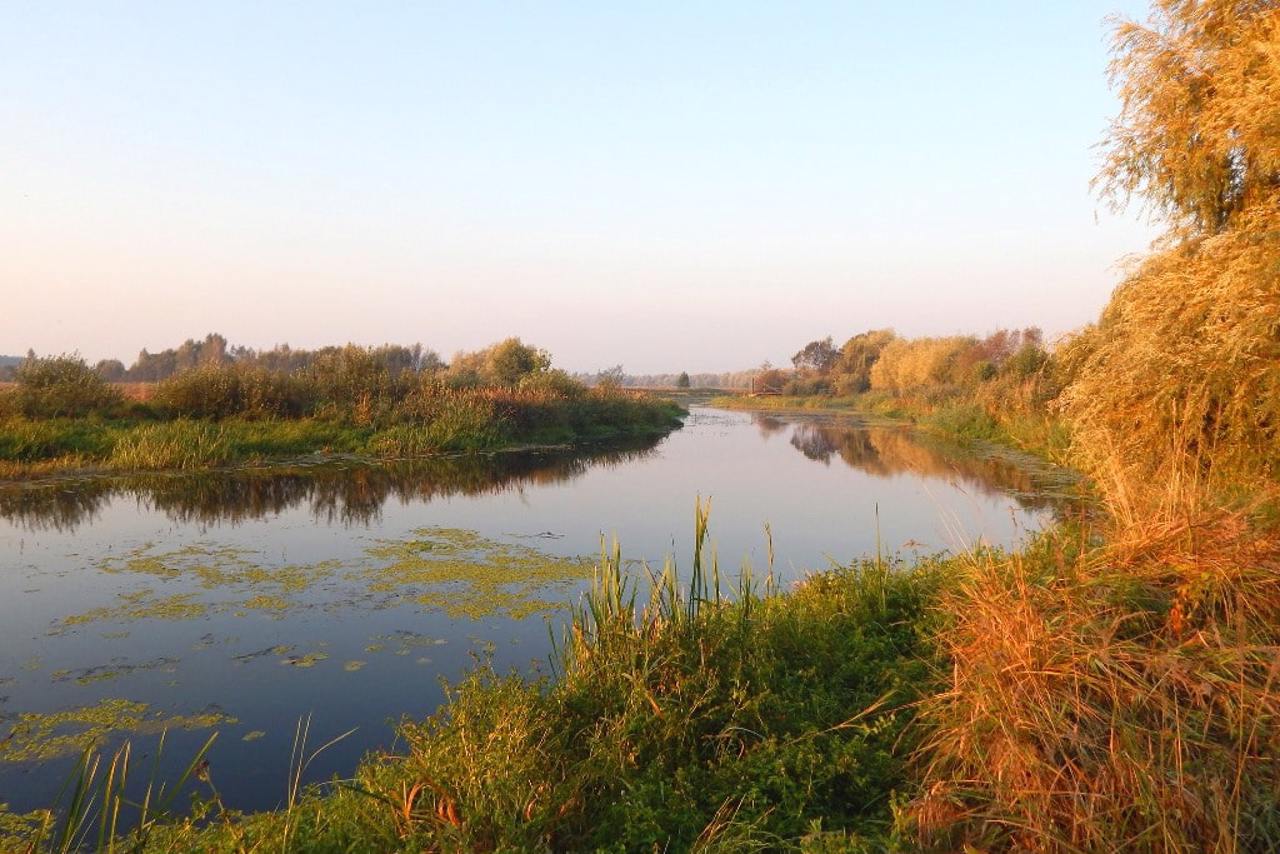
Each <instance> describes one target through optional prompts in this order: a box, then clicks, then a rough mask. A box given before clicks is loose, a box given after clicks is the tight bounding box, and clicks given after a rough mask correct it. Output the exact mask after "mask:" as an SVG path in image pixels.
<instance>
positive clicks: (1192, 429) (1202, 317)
mask: <svg viewBox="0 0 1280 854" xmlns="http://www.w3.org/2000/svg"><path fill="white" fill-rule="evenodd" d="M1278 21H1280V18H1277V11H1276V9H1275V8H1274V4H1267V3H1263V4H1240V3H1236V2H1228V0H1187V2H1182V0H1178V2H1174V0H1156V3H1155V6H1154V10H1153V13H1152V17H1151V19H1150V20H1149V22H1147V23H1144V24H1138V23H1134V22H1127V21H1126V22H1121V23H1119V24H1117V30H1116V33H1115V58H1114V61H1113V66H1112V74H1113V80H1114V83H1115V85H1116V87H1117V89H1118V93H1119V95H1120V98H1121V102H1122V104H1123V108H1122V112H1121V115H1120V116H1119V117H1118V119H1117V120H1116V122H1115V125H1114V127H1113V129H1112V132H1111V135H1110V138H1109V139H1108V141H1107V148H1106V154H1105V159H1104V164H1103V172H1102V175H1101V177H1100V183H1099V185H1100V186H1101V188H1102V190H1103V192H1104V194H1105V195H1106V196H1107V198H1109V199H1111V200H1113V201H1115V202H1116V203H1117V204H1121V205H1122V204H1124V203H1125V202H1126V201H1127V200H1128V199H1129V197H1130V196H1131V195H1134V194H1138V195H1141V196H1142V197H1144V199H1145V200H1146V202H1147V203H1148V204H1149V205H1150V210H1151V211H1153V212H1154V213H1156V214H1157V215H1160V216H1162V217H1163V218H1164V221H1165V223H1166V225H1167V231H1166V233H1165V235H1164V238H1163V239H1162V241H1161V242H1160V243H1159V244H1158V248H1157V249H1156V250H1155V251H1154V252H1153V254H1151V255H1150V256H1149V257H1148V258H1146V259H1145V260H1143V261H1142V262H1141V263H1139V264H1137V265H1135V266H1134V267H1133V268H1132V270H1131V272H1130V273H1129V274H1128V276H1127V278H1126V280H1125V281H1124V283H1123V284H1122V285H1121V286H1120V287H1119V288H1118V289H1117V290H1116V291H1115V293H1114V294H1113V296H1112V299H1111V301H1110V303H1109V304H1108V306H1107V307H1106V308H1105V310H1104V311H1103V313H1102V316H1101V317H1100V319H1099V321H1098V322H1097V323H1096V324H1093V325H1091V326H1089V327H1088V328H1086V329H1084V330H1081V331H1080V332H1079V333H1077V334H1076V335H1074V336H1072V337H1071V338H1070V339H1068V340H1067V341H1065V342H1063V343H1061V344H1059V345H1057V346H1055V347H1053V348H1049V347H1046V346H1045V344H1044V342H1042V341H1041V340H1040V336H1039V335H1038V334H1036V333H1035V332H1034V331H1031V332H1029V333H1028V332H1027V331H1023V332H1020V333H1018V337H1017V340H1016V342H1010V340H1009V339H1010V338H1011V337H1012V336H1011V335H1009V334H1008V333H1006V334H1004V336H1003V337H1000V338H996V339H995V340H993V339H992V338H987V339H978V338H974V337H953V338H925V339H914V340H905V339H900V338H898V337H897V336H895V335H893V334H891V333H885V332H879V331H878V332H870V333H865V334H863V335H861V336H855V337H854V338H853V339H851V340H850V342H848V343H846V345H844V346H843V347H841V348H839V349H837V348H836V347H835V346H834V344H833V343H832V342H830V341H829V340H828V341H825V342H824V341H818V342H814V344H813V345H811V346H809V347H806V348H805V349H804V350H802V351H801V352H800V353H799V354H797V360H796V363H795V371H793V372H791V374H790V375H787V376H775V377H772V378H767V377H765V378H762V377H757V378H756V381H757V382H762V381H764V382H768V383H772V381H773V380H775V379H776V380H779V381H780V383H781V384H782V385H785V384H787V383H792V382H794V383H796V385H793V386H791V387H790V388H789V389H784V388H781V387H777V388H774V387H772V385H770V387H769V388H767V390H768V391H778V392H783V393H786V394H789V395H791V396H793V397H795V398H802V397H808V398H810V399H813V400H816V399H817V398H815V397H813V396H815V395H818V396H823V400H824V401H827V400H829V401H830V402H831V403H832V405H835V401H836V400H838V399H839V398H850V397H855V396H860V395H867V394H870V395H873V397H856V398H855V399H856V400H857V401H859V402H860V404H861V405H862V406H864V407H866V408H867V409H871V410H872V411H877V410H878V408H882V409H883V410H885V411H888V410H890V409H894V408H898V409H899V410H900V411H901V412H904V413H907V414H910V415H912V416H914V417H915V418H917V419H919V420H920V421H921V423H929V424H930V426H931V428H932V429H936V430H948V429H950V430H951V431H952V432H954V433H955V434H957V435H961V436H963V435H971V436H978V435H988V434H990V435H992V436H996V437H999V436H1001V435H1003V436H1004V437H1006V438H1007V439H1009V440H1012V441H1016V442H1019V443H1021V444H1022V446H1023V447H1025V448H1027V449H1039V450H1040V451H1041V452H1042V453H1049V454H1054V455H1058V454H1061V455H1062V456H1063V458H1064V459H1065V460H1066V461H1068V462H1069V463H1070V464H1071V465H1072V466H1073V467H1075V468H1077V469H1078V470H1080V471H1081V472H1083V473H1084V474H1085V475H1086V476H1087V477H1088V478H1089V479H1090V483H1091V487H1090V488H1091V490H1092V491H1093V493H1094V494H1095V495H1096V497H1097V499H1098V502H1099V503H1100V505H1101V506H1102V507H1103V508H1104V509H1105V513H1104V514H1100V515H1099V516H1098V517H1097V518H1092V517H1091V518H1090V519H1088V520H1078V521H1073V520H1064V521H1063V522H1061V523H1059V524H1058V525H1057V526H1056V527H1054V528H1052V529H1050V530H1048V531H1045V532H1043V533H1041V534H1038V535H1036V536H1035V537H1034V538H1032V539H1031V540H1030V541H1029V542H1027V543H1026V544H1025V546H1023V547H1022V548H1021V549H1019V550H1017V551H1013V552H1005V551H1000V550H976V551H971V552H968V553H965V554H960V555H952V556H943V557H938V558H928V559H922V560H920V561H919V562H917V563H914V564H911V565H904V564H902V563H900V562H898V561H896V560H895V559H893V558H892V557H889V556H885V555H876V556H874V557H870V558H867V559H864V560H859V561H855V562H853V563H851V564H849V565H847V566H843V567H834V568H831V569H829V570H827V571H824V572H818V573H815V574H813V575H810V576H808V577H807V578H805V579H804V580H803V581H801V582H799V583H798V584H796V585H794V586H793V587H792V588H790V589H788V590H785V591H783V590H778V589H777V588H776V585H775V584H774V583H773V577H772V573H771V572H769V571H768V567H766V568H765V571H764V572H763V573H761V574H760V575H759V576H756V575H753V574H752V572H751V570H750V569H748V568H744V569H743V571H742V573H741V574H740V575H739V576H738V578H737V580H736V582H729V581H726V580H725V578H722V576H721V573H720V571H719V567H718V566H717V565H716V564H715V562H714V560H713V561H711V562H710V563H708V562H707V560H706V558H705V555H704V554H703V549H702V544H703V543H704V542H705V540H706V531H707V525H708V514H707V508H706V506H705V505H702V504H700V505H699V508H698V512H697V514H696V520H695V531H696V537H695V542H696V543H697V544H698V546H697V548H696V549H695V552H694V555H693V563H692V566H691V568H690V570H691V572H690V574H689V575H688V576H687V577H685V578H684V579H679V578H677V575H676V571H675V568H674V566H673V565H671V564H668V565H667V566H666V567H665V568H664V569H662V570H661V571H655V572H654V573H653V574H652V576H651V577H650V578H649V579H648V580H647V581H646V582H644V586H637V585H636V582H635V581H634V576H631V575H629V574H628V573H627V572H626V571H624V567H623V563H622V558H621V554H620V552H619V551H618V550H617V549H616V548H615V549H613V550H610V551H607V552H605V553H604V554H602V556H601V559H600V561H599V564H598V566H597V568H596V572H595V580H594V583H593V586H592V588H591V590H590V592H589V593H588V594H587V595H585V597H584V598H583V600H582V601H581V603H580V604H579V606H578V607H577V608H576V610H575V611H574V612H573V615H572V619H571V622H570V624H569V625H568V626H567V627H566V629H565V631H564V633H563V634H562V635H560V636H558V637H557V638H556V640H557V644H556V647H555V650H554V652H553V653H552V656H551V661H552V663H553V665H554V669H555V672H554V673H553V674H552V676H550V677H549V678H545V679H541V680H529V679H526V678H524V677H521V676H518V675H503V674H499V673H495V672H494V671H493V669H492V668H490V667H488V666H485V665H484V664H482V665H481V666H479V667H478V668H477V669H476V670H475V671H474V672H473V673H472V674H471V675H470V676H468V677H467V678H465V679H464V680H462V681H461V682H460V683H458V684H456V685H453V686H452V687H451V688H450V689H449V693H448V698H447V701H446V702H445V704H444V705H443V706H441V707H440V709H438V710H437V711H435V712H434V713H433V714H431V715H430V716H429V717H427V718H426V719H425V720H422V719H420V718H409V719H406V720H405V722H404V723H403V725H402V726H401V729H400V736H401V738H400V741H399V743H398V744H397V747H396V752H395V753H379V754H373V755H370V756H368V757H367V758H366V759H365V760H364V761H363V762H362V763H361V764H360V765H359V767H358V768H356V769H355V770H354V772H353V774H352V776H351V777H350V778H348V779H343V780H334V781H332V782H330V783H328V784H324V785H319V786H313V787H309V788H300V787H299V786H298V784H297V779H298V772H299V769H301V768H302V767H303V766H304V765H305V757H306V756H308V755H310V754H311V752H312V751H313V748H312V746H311V744H310V743H306V741H305V738H304V737H303V732H304V728H303V726H302V725H300V727H299V736H300V737H299V743H300V746H299V748H298V749H297V750H295V753H296V754H298V755H297V756H296V757H295V759H294V761H293V762H292V763H291V765H290V770H289V777H288V781H289V786H288V796H287V797H286V798H285V799H284V800H283V801H282V803H281V806H280V808H279V809H278V810H275V811H268V812H263V813H256V814H252V815H241V814H237V813H235V812H234V811H230V810H226V809H224V808H223V806H222V802H221V798H220V795H219V787H224V788H225V787H227V786H233V785H234V781H233V780H222V779H218V780H217V781H216V785H215V781H214V777H213V776H211V773H210V771H209V770H208V766H206V765H204V764H203V763H202V760H203V759H204V757H205V751H202V752H201V753H200V754H198V755H197V756H196V757H195V759H194V760H193V762H192V765H191V770H190V771H189V772H188V774H187V775H184V777H183V778H182V779H180V780H178V781H177V783H176V785H173V786H170V787H169V788H167V789H166V790H165V792H166V798H167V800H166V798H156V799H155V800H147V801H145V803H146V804H148V806H143V807H141V808H140V807H139V806H138V804H139V803H143V802H141V801H139V800H137V799H133V798H131V797H127V796H126V795H125V794H124V791H125V789H126V782H125V778H126V777H130V775H132V774H133V771H134V769H133V768H132V767H131V760H130V757H129V752H128V748H127V747H126V748H123V749H122V750H121V751H120V752H119V753H116V754H115V755H114V756H99V755H98V754H96V753H95V752H94V750H93V747H92V746H90V747H89V749H88V750H87V751H86V753H85V758H84V761H83V762H82V765H81V773H80V774H79V775H78V776H77V777H76V778H75V779H73V780H72V781H71V783H70V785H69V786H68V790H67V794H66V796H65V797H64V798H63V800H62V801H61V802H60V803H59V804H57V805H56V806H54V807H53V808H52V809H51V810H49V811H42V812H39V813H34V814H30V815H26V816H16V815H12V814H5V813H3V812H0V842H3V843H4V844H3V845H0V848H5V849H6V850H18V851H25V850H30V851H40V852H43V851H49V850H53V851H69V850H74V849H77V848H82V847H83V848H94V847H95V846H96V848H97V849H98V850H104V851H105V850H114V851H165V852H195V851H200V852H210V851H212V852H247V851H262V850H273V851H276V850H279V851H308V852H311V851H317V852H330V851H333V852H337V851H406V852H408V851H424V850H425V851H454V850H465V851H511V850H516V851H548V850H605V851H624V850H645V851H649V850H671V851H686V850H688V851H701V852H711V851H753V850H755V851H763V850H801V851H807V852H815V853H816V852H872V851H900V852H907V851H934V852H953V851H966V852H978V851H983V852H1012V851H1045V852H1063V853H1064V854H1065V852H1081V851H1137V852H1151V854H1169V852H1188V853H1189V852H1201V851H1211V852H1220V854H1246V852H1269V851H1275V850H1280V509H1278V508H1280V501H1278V496H1280V488H1278V486H1280V485H1278V484H1277V480H1278V478H1280V457H1278V456H1277V455H1278V454H1280V320H1278V318H1280V287H1278V286H1277V270H1280V229H1277V227H1276V224H1277V222H1280V156H1278V155H1277V152H1278V151H1280V126H1278V125H1277V123H1276V122H1275V121H1274V115H1275V103H1276V96H1275V93H1276V92H1277V91H1280V63H1278V62H1276V60H1275V57H1277V56H1280V23H1278ZM997 345H999V346H997ZM979 353H986V354H987V357H985V358H977V359H975V358H973V357H974V356H975V355H977V354H979ZM805 383H810V384H812V385H810V386H809V387H808V388H806V387H804V386H803V384H805ZM819 383H825V384H826V385H819ZM864 383H865V385H864ZM827 395H831V397H829V398H827V397H825V396H827ZM785 402H786V401H785V399H779V403H778V404H777V405H779V406H781V405H784V403H785ZM765 405H773V404H765ZM815 405H816V404H815ZM824 405H825V404H824ZM730 588H732V589H730ZM411 711H419V712H420V711H422V710H411ZM206 749H208V745H206ZM321 749H323V748H321ZM129 785H130V786H132V787H133V788H137V787H138V785H139V782H138V779H137V778H136V777H134V778H133V779H132V782H131V783H130V784H129ZM141 785H142V786H143V787H145V786H146V785H147V783H146V781H145V780H143V781H142V783H141ZM157 785H158V783H157ZM179 792H182V793H190V794H191V795H193V796H194V798H195V800H194V807H193V808H191V809H185V810H180V809H178V808H176V807H175V806H174V801H173V798H172V796H173V795H176V794H177V793H179ZM157 805H158V806H157Z"/></svg>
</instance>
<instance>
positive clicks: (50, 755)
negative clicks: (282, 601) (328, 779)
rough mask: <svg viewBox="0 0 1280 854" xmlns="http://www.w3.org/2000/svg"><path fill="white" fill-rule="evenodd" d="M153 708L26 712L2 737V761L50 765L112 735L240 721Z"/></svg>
mask: <svg viewBox="0 0 1280 854" xmlns="http://www.w3.org/2000/svg"><path fill="white" fill-rule="evenodd" d="M149 709H150V707H149V706H148V705H147V704H146V703H139V702H135V701H133V700H122V699H106V700H102V701H100V702H98V703H97V704H95V705H92V706H81V707H78V708H73V709H65V710H63V711H58V712H21V713H19V714H18V715H17V716H16V718H15V720H14V723H13V726H12V728H11V729H10V731H9V733H8V735H6V736H5V737H4V738H3V739H0V762H45V761H48V760H50V759H56V758H58V757H60V756H69V755H74V754H76V753H79V752H81V751H83V750H84V749H85V748H86V747H88V746H90V745H95V746H96V745H101V744H102V743H103V742H104V741H105V740H106V739H107V737H108V736H110V735H113V734H123V733H126V732H128V733H133V734H136V735H148V734H155V733H159V732H161V731H162V730H175V729H185V730H196V729H208V728H210V727H215V726H221V725H223V724H234V723H237V721H236V719H235V718H233V717H230V716H229V715H226V714H224V713H223V712H221V711H219V710H216V709H210V710H207V711H204V712H199V713H196V714H192V715H166V714H164V713H163V712H150V711H149Z"/></svg>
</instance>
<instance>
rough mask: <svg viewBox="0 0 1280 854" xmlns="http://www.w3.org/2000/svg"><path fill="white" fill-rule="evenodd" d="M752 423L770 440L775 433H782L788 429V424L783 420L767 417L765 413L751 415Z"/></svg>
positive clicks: (771, 416)
mask: <svg viewBox="0 0 1280 854" xmlns="http://www.w3.org/2000/svg"><path fill="white" fill-rule="evenodd" d="M751 422H752V423H753V424H755V425H756V429H757V430H759V431H760V435H761V436H763V437H764V438H766V439H768V438H769V437H770V436H772V435H774V434H775V433H780V432H782V431H783V430H785V429H787V422H786V420H784V419H782V418H777V417H775V416H773V415H766V414H765V413H763V412H753V413H751Z"/></svg>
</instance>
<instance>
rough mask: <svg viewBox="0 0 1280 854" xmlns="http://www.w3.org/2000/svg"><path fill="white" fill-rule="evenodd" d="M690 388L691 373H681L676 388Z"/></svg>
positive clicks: (677, 378)
mask: <svg viewBox="0 0 1280 854" xmlns="http://www.w3.org/2000/svg"><path fill="white" fill-rule="evenodd" d="M688 387H689V372H688V371H681V372H680V376H678V377H676V388H688Z"/></svg>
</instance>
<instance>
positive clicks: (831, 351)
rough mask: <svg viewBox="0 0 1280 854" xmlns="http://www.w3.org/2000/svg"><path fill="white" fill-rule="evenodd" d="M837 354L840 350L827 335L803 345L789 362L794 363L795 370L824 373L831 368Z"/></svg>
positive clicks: (837, 356)
mask: <svg viewBox="0 0 1280 854" xmlns="http://www.w3.org/2000/svg"><path fill="white" fill-rule="evenodd" d="M839 356H840V351H839V350H837V349H836V346H835V344H834V343H832V341H831V336H830V335H828V336H827V337H826V338H824V339H822V340H821V341H810V342H809V343H808V344H806V345H804V347H803V348H801V350H800V352H798V353H796V354H795V355H794V356H792V357H791V364H793V365H795V368H796V370H797V371H804V370H810V371H816V372H817V373H819V374H825V373H827V372H828V371H830V370H831V366H832V365H834V364H835V363H836V359H837V358H839Z"/></svg>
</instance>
